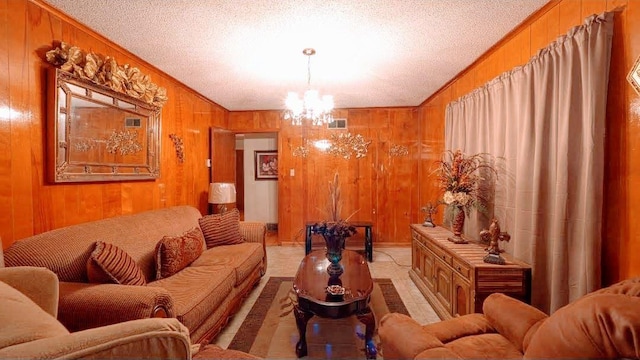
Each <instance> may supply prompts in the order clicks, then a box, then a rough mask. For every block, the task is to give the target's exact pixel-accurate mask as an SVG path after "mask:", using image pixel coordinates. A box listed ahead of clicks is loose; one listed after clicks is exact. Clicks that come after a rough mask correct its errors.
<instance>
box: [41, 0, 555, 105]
mask: <svg viewBox="0 0 640 360" xmlns="http://www.w3.org/2000/svg"><path fill="white" fill-rule="evenodd" d="M47 1H48V2H49V3H50V4H51V5H53V6H54V7H56V8H59V9H60V10H62V11H63V12H65V13H67V14H69V15H70V16H72V17H73V18H75V19H76V20H78V21H80V22H81V23H84V24H86V25H87V26H89V27H90V28H92V29H94V30H96V31H97V32H98V33H100V34H102V35H104V36H106V37H107V38H109V39H111V40H112V41H114V42H116V43H118V44H119V45H121V46H123V47H124V48H126V49H127V50H129V51H131V52H132V53H134V54H136V55H138V56H139V57H141V58H142V59H144V60H146V61H148V62H149V63H151V64H153V65H154V66H156V67H158V68H159V69H161V70H162V71H164V72H166V73H167V74H169V75H171V76H173V77H175V78H176V79H178V80H180V81H182V82H183V83H184V84H186V85H187V86H189V87H191V88H192V89H194V90H196V91H198V92H200V93H201V94H202V95H204V96H205V97H207V98H209V99H211V100H212V101H214V102H216V103H218V104H220V105H222V106H223V107H225V108H227V109H228V110H267V109H271V110H273V109H282V108H283V102H284V98H285V97H286V94H287V92H288V91H296V92H298V93H302V92H304V90H305V89H306V88H307V57H306V56H304V55H303V54H302V50H303V49H304V48H306V47H313V48H315V49H316V51H317V54H316V55H315V56H313V57H312V58H311V87H312V88H316V89H318V90H319V91H320V94H321V95H323V94H331V95H334V98H335V103H336V107H338V108H358V107H381V106H416V105H419V104H420V103H421V102H422V101H424V100H425V99H426V98H427V97H429V96H430V95H431V94H433V93H434V92H435V91H436V90H438V89H439V88H440V87H441V86H442V85H444V84H445V83H446V82H448V81H449V80H451V79H452V78H453V77H454V76H455V75H456V74H457V73H459V72H460V71H461V70H463V69H464V68H465V67H467V66H468V65H469V64H471V63H472V62H473V61H474V60H475V59H477V58H478V57H479V56H480V55H481V54H482V53H483V52H485V51H486V50H487V49H488V48H489V47H491V46H492V45H493V44H495V43H496V42H497V41H498V40H500V39H501V38H502V37H503V36H504V35H505V34H506V33H508V32H509V31H510V30H512V29H513V28H514V27H516V26H517V25H518V24H520V23H521V22H522V21H523V20H524V19H525V18H526V17H527V16H529V15H530V14H531V13H533V12H535V11H536V10H537V9H539V8H540V7H542V6H543V5H544V4H545V3H547V2H548V0H370V1H364V0H360V1H355V0H334V1H329V0H126V1H125V0H47ZM105 55H108V54H105ZM152 80H153V79H152Z"/></svg>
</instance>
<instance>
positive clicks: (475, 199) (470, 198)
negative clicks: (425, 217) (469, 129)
mask: <svg viewBox="0 0 640 360" xmlns="http://www.w3.org/2000/svg"><path fill="white" fill-rule="evenodd" d="M487 156H488V155H487V154H483V153H480V154H475V155H471V156H466V155H465V154H463V153H462V151H460V150H456V151H455V152H454V151H447V152H446V153H444V155H443V156H442V159H440V160H438V161H436V164H437V165H438V168H437V169H436V170H435V171H434V172H435V173H436V174H437V179H438V184H439V186H440V188H441V189H442V190H443V191H444V195H443V199H442V201H443V203H444V204H446V205H448V208H462V209H464V211H465V212H466V213H467V214H468V213H469V211H470V210H471V209H473V208H475V209H478V210H479V211H480V212H485V211H486V205H487V202H488V199H487V197H486V196H487V192H486V188H485V186H483V182H484V180H486V179H485V176H487V177H488V176H491V175H497V174H498V173H497V172H496V170H495V168H494V167H493V166H492V165H491V164H490V163H489V162H488V161H487V160H486V157H487Z"/></svg>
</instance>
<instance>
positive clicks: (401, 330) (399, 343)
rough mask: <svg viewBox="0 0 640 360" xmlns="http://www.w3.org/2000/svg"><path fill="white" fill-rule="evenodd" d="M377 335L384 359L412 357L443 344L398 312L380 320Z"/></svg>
mask: <svg viewBox="0 0 640 360" xmlns="http://www.w3.org/2000/svg"><path fill="white" fill-rule="evenodd" d="M378 335H379V336H380V342H381V343H382V355H383V357H384V358H385V359H413V358H415V357H416V356H417V355H418V354H420V353H422V352H424V351H425V350H428V349H434V348H438V347H442V346H443V344H442V342H441V341H440V340H438V338H436V337H435V336H433V335H431V334H429V333H428V332H426V331H425V330H424V328H423V327H422V325H420V324H418V323H417V322H416V321H415V320H413V319H412V318H410V317H409V316H406V315H403V314H398V313H390V314H387V315H385V316H384V317H383V318H382V319H381V320H380V326H379V328H378Z"/></svg>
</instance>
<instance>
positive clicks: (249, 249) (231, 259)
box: [191, 243, 264, 286]
mask: <svg viewBox="0 0 640 360" xmlns="http://www.w3.org/2000/svg"><path fill="white" fill-rule="evenodd" d="M263 258H264V250H263V247H262V244H257V243H242V244H237V245H222V246H216V247H214V248H211V249H208V250H206V251H205V252H203V253H202V255H200V257H199V258H198V259H197V260H196V261H194V262H193V263H192V264H191V266H192V267H198V266H216V267H220V268H230V269H235V285H236V286H238V285H240V284H241V283H242V282H243V281H244V280H245V279H246V278H247V277H248V276H249V275H250V274H251V272H252V271H253V270H254V269H255V268H256V266H258V265H259V264H260V262H261V261H262V259H263Z"/></svg>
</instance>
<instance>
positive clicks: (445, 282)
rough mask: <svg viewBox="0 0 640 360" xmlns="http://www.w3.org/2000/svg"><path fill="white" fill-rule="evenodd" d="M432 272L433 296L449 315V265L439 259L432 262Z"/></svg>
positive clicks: (450, 276) (450, 273)
mask: <svg viewBox="0 0 640 360" xmlns="http://www.w3.org/2000/svg"><path fill="white" fill-rule="evenodd" d="M433 272H434V275H435V287H436V289H435V291H434V292H435V294H436V297H437V298H438V301H439V302H440V303H441V304H442V306H444V308H445V309H447V311H448V312H449V314H451V296H452V290H453V289H452V286H451V278H452V275H453V274H452V271H451V267H449V265H447V264H445V263H444V262H443V261H442V260H440V259H439V258H436V259H435V261H434V266H433Z"/></svg>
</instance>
